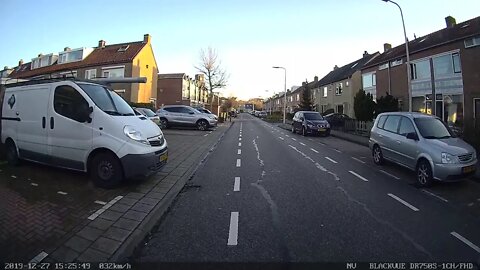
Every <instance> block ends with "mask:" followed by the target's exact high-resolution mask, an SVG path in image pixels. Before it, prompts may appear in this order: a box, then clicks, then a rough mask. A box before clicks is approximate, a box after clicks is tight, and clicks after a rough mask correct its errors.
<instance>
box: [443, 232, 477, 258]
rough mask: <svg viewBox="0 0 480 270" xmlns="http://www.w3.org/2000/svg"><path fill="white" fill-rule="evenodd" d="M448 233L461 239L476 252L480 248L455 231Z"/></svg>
mask: <svg viewBox="0 0 480 270" xmlns="http://www.w3.org/2000/svg"><path fill="white" fill-rule="evenodd" d="M450 234H451V235H453V236H455V237H456V238H457V239H458V240H460V241H462V242H463V243H465V244H467V246H469V247H471V248H472V249H473V250H475V251H476V252H478V253H480V248H479V247H478V246H477V245H475V244H474V243H472V242H470V241H468V239H467V238H465V237H463V236H461V235H460V234H458V233H457V232H451V233H450Z"/></svg>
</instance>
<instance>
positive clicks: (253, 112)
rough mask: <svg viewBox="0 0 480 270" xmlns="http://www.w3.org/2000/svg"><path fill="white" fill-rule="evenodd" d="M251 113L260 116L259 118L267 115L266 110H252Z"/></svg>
mask: <svg viewBox="0 0 480 270" xmlns="http://www.w3.org/2000/svg"><path fill="white" fill-rule="evenodd" d="M251 114H252V115H253V116H256V117H259V118H265V117H267V112H266V111H252V112H251Z"/></svg>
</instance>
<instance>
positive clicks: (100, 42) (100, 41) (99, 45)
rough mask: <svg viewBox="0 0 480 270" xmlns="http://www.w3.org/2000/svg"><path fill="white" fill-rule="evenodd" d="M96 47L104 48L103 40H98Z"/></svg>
mask: <svg viewBox="0 0 480 270" xmlns="http://www.w3.org/2000/svg"><path fill="white" fill-rule="evenodd" d="M98 47H99V48H105V40H103V39H102V40H99V41H98Z"/></svg>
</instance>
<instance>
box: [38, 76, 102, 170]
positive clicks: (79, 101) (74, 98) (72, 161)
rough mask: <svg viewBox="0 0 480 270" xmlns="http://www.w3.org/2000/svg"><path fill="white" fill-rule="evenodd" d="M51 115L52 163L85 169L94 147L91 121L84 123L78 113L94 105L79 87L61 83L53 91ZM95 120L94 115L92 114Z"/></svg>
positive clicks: (49, 131)
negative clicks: (78, 89) (88, 156)
mask: <svg viewBox="0 0 480 270" xmlns="http://www.w3.org/2000/svg"><path fill="white" fill-rule="evenodd" d="M52 102H53V106H50V111H49V115H48V121H47V122H48V123H47V126H48V150H49V154H50V156H51V159H52V164H53V165H56V166H60V167H66V168H71V169H77V170H84V169H86V168H85V165H86V164H85V162H86V159H87V155H88V153H89V151H90V149H91V147H92V138H93V128H92V123H87V122H84V123H81V122H80V121H79V119H80V115H79V114H78V112H80V111H82V110H85V108H88V107H89V106H91V105H90V104H89V103H88V102H87V100H86V99H85V98H84V97H83V96H82V94H80V92H79V91H77V89H75V88H74V87H72V86H70V85H61V86H58V87H56V88H55V90H54V93H53V99H52ZM91 117H92V119H94V115H91Z"/></svg>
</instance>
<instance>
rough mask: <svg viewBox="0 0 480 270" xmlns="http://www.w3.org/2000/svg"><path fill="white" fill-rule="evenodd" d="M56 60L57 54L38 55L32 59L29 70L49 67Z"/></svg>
mask: <svg viewBox="0 0 480 270" xmlns="http://www.w3.org/2000/svg"><path fill="white" fill-rule="evenodd" d="M57 59H58V55H57V54H53V53H51V54H47V55H43V54H39V55H38V56H37V57H35V58H32V66H31V69H36V68H41V67H46V66H50V65H52V64H53V63H55V61H57Z"/></svg>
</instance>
